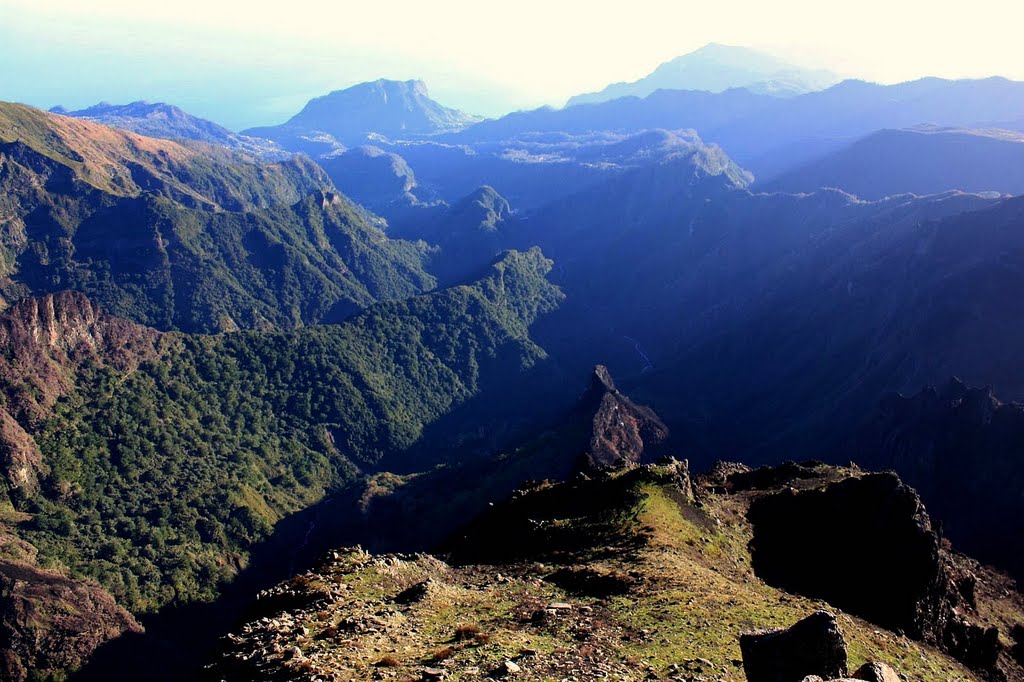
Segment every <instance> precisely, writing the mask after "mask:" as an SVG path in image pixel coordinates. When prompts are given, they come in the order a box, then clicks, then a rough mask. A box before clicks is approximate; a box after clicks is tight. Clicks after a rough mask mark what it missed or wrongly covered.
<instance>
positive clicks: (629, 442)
mask: <svg viewBox="0 0 1024 682" xmlns="http://www.w3.org/2000/svg"><path fill="white" fill-rule="evenodd" d="M581 409H583V410H585V411H586V413H587V414H591V415H592V423H591V428H590V436H589V444H588V447H587V452H586V458H587V462H588V463H589V464H590V465H591V466H592V467H595V468H601V467H610V466H622V465H635V464H640V463H641V462H642V461H643V460H644V456H645V453H646V454H647V455H648V457H649V456H650V455H651V454H654V453H656V452H657V448H658V446H660V445H662V444H663V443H664V442H665V440H666V439H667V438H668V427H666V426H665V424H664V423H663V422H662V421H661V419H660V418H659V417H658V415H656V414H655V413H654V411H653V410H651V409H650V408H647V407H644V406H642V405H637V404H636V403H634V402H633V401H632V400H630V399H629V398H627V397H626V396H625V395H623V394H622V393H621V392H619V390H618V389H617V388H616V387H615V382H614V381H613V380H612V377H611V375H610V374H609V373H608V368H606V367H605V366H604V365H598V366H597V367H595V368H594V374H593V376H592V378H591V384H590V388H589V389H588V390H587V393H586V394H585V395H584V397H583V400H582V401H581Z"/></svg>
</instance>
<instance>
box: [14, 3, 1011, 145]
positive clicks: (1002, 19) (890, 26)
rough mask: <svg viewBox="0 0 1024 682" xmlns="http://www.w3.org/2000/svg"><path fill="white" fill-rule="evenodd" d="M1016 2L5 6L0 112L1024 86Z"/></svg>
mask: <svg viewBox="0 0 1024 682" xmlns="http://www.w3.org/2000/svg"><path fill="white" fill-rule="evenodd" d="M1022 26H1024V2H1019V1H1018V2H1013V1H1011V0H974V1H973V2H970V3H952V2H947V1H945V0H932V1H930V2H926V1H924V0H859V1H858V2H848V1H845V2H828V0H773V1H771V2H767V1H765V0H756V1H744V0H733V1H731V2H730V1H727V0H702V1H701V2H689V1H683V0H677V1H675V2H664V1H661V2H656V1H653V0H630V1H629V2H614V3H613V2H603V3H602V2H600V1H599V0H597V1H582V0H516V1H513V2H509V1H506V2H494V1H488V0H475V1H470V0H418V1H406V0H398V1H395V0H392V1H390V2H388V1H387V0H359V1H358V2H351V1H349V0H334V1H333V2H325V1H322V0H320V1H316V0H277V1H276V2H235V1H225V0H131V1H125V0H0V99H2V100H16V101H22V102H27V103H29V104H34V105H36V106H43V107H50V106H53V105H55V104H64V105H66V106H71V107H82V106H86V105H89V104H93V103H95V102H97V101H99V100H109V101H112V102H118V103H121V102H127V101H131V100H135V99H149V100H154V101H157V100H159V101H169V102H173V103H175V104H179V105H181V106H183V107H185V108H186V109H188V110H189V111H191V112H193V113H196V114H198V115H202V116H207V117H209V118H212V119H214V120H216V121H218V122H220V123H223V124H225V125H228V126H229V127H233V128H242V127H247V126H252V125H258V124H271V123H278V122H281V121H283V120H285V119H287V118H288V117H289V116H290V115H291V114H293V113H294V112H296V111H297V110H298V109H299V108H301V106H302V104H303V103H304V102H305V101H306V100H307V99H309V98H310V97H312V96H315V95H318V94H323V93H325V92H328V91H330V90H333V89H338V88H341V87H346V86H348V85H352V84H354V83H358V82H361V81H365V80H372V79H376V78H382V77H383V78H397V79H409V78H422V79H424V80H425V81H426V82H427V84H428V86H429V87H430V90H431V94H432V95H433V96H434V97H435V98H436V99H438V100H440V101H441V102H442V103H444V104H448V105H451V106H456V107H459V108H462V109H465V110H467V111H471V112H474V113H481V114H486V115H497V114H500V113H503V112H505V111H509V110H513V109H519V108H530V107H535V106H539V105H542V104H552V105H556V106H559V105H561V104H562V103H563V102H564V101H565V99H566V98H567V97H569V96H570V95H573V94H576V93H579V92H585V91H591V90H596V89H600V88H602V87H604V86H605V85H607V84H608V83H610V82H615V81H622V80H635V79H636V78H639V77H642V76H644V75H646V74H647V73H649V72H650V71H651V70H653V69H654V67H656V66H657V65H658V64H659V63H661V62H663V61H666V60H668V59H671V58H672V57H675V56H678V55H680V54H684V53H686V52H690V51H692V50H694V49H696V48H698V47H700V46H702V45H704V44H706V43H709V42H718V43H725V44H730V45H745V46H748V47H755V48H761V49H765V50H766V51H770V52H774V53H776V54H778V55H780V56H783V57H787V58H790V59H793V60H794V61H797V62H798V63H802V64H805V65H808V66H815V67H823V68H829V69H832V70H834V71H837V72H839V73H841V74H843V75H847V76H854V77H859V78H864V79H867V80H875V81H879V82H898V81H903V80H910V79H913V78H917V77H920V76H925V75H933V76H943V77H950V78H960V77H983V76H990V75H1003V76H1007V77H1010V78H1015V79H1020V80H1024V47H1022V42H1021V27H1022Z"/></svg>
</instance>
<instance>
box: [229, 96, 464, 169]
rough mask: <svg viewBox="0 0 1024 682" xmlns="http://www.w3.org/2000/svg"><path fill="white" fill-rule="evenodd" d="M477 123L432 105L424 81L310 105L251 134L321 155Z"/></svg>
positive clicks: (325, 97)
mask: <svg viewBox="0 0 1024 682" xmlns="http://www.w3.org/2000/svg"><path fill="white" fill-rule="evenodd" d="M477 120H479V119H478V118H477V117H475V116H471V115H469V114H465V113H463V112H461V111H458V110H456V109H450V108H448V107H445V106H443V105H441V104H439V103H437V102H436V101H434V100H433V99H431V98H430V94H429V92H428V91H427V86H426V85H425V84H424V83H423V81H391V80H383V79H382V80H378V81H373V82H372V83H360V84H359V85H354V86H352V87H350V88H346V89H345V90H336V91H335V92H332V93H330V94H328V95H324V96H323V97H318V98H316V99H313V100H310V101H309V103H308V104H306V106H305V107H304V108H303V109H302V111H300V112H299V113H298V114H296V115H295V116H293V117H292V118H290V119H289V120H288V121H287V122H286V123H283V124H281V125H279V126H269V127H264V128H252V129H250V130H246V131H245V134H246V135H251V136H253V137H265V138H268V139H271V140H274V141H275V142H277V143H279V144H280V145H281V146H283V147H285V148H286V149H291V150H293V151H303V152H306V153H310V154H312V155H316V154H317V153H318V152H319V153H326V152H329V151H331V150H332V149H335V148H337V147H339V146H341V145H344V146H353V145H358V144H362V143H363V142H365V141H366V140H367V138H368V137H369V136H371V135H381V136H383V137H387V138H393V137H400V138H404V137H410V136H411V137H416V136H424V135H431V134H436V133H441V132H450V131H453V130H459V129H461V128H465V127H466V126H468V125H470V124H472V123H474V122H475V121H477Z"/></svg>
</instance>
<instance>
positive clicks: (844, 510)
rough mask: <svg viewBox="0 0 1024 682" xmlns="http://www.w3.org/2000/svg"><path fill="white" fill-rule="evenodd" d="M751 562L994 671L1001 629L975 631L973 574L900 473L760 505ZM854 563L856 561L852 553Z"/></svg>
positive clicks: (797, 587)
mask: <svg viewBox="0 0 1024 682" xmlns="http://www.w3.org/2000/svg"><path fill="white" fill-rule="evenodd" d="M748 518H749V519H750V521H751V522H752V524H753V529H754V537H753V540H752V541H751V545H750V546H751V551H752V565H753V568H754V570H755V572H756V573H757V574H758V575H759V576H760V577H762V578H763V579H764V580H765V581H766V582H768V583H771V584H773V585H777V586H780V587H782V588H784V589H786V590H787V591H791V592H796V593H801V594H805V595H808V596H811V597H816V598H820V599H824V600H826V601H828V602H829V603H830V604H833V605H835V606H837V607H839V608H842V609H845V610H847V611H849V612H851V613H855V614H857V615H859V616H862V617H864V618H866V619H868V620H870V621H872V622H874V623H877V624H879V625H881V626H883V627H885V628H888V629H890V630H893V631H897V632H905V633H906V634H907V635H908V636H910V637H913V638H915V639H918V640H921V641H924V642H927V643H929V644H932V645H934V646H937V647H939V648H941V649H943V650H944V651H947V652H949V653H950V654H951V655H953V656H955V657H956V658H958V659H959V660H961V661H963V662H964V663H966V664H967V665H969V666H970V667H972V668H975V669H979V670H989V669H991V668H993V667H994V666H995V665H996V662H997V658H998V656H999V653H1000V645H999V641H998V632H997V631H996V630H995V629H994V628H985V627H981V626H979V625H976V624H974V623H973V622H971V620H969V619H968V618H967V617H966V615H964V613H967V612H970V611H972V610H973V609H974V607H975V603H974V593H973V588H974V580H975V578H974V576H972V575H970V574H962V573H961V572H960V571H959V570H958V569H957V568H956V567H955V566H954V564H953V562H952V560H951V558H950V556H949V555H948V553H947V552H946V551H945V550H944V549H943V548H942V546H941V543H940V539H939V536H938V534H937V533H936V532H935V531H934V530H933V529H932V526H931V521H930V519H929V518H928V514H927V513H926V512H925V509H924V506H923V505H922V503H921V500H920V498H919V497H918V495H917V493H916V492H914V490H913V489H912V488H910V487H908V486H906V485H904V484H903V483H902V482H900V480H899V479H898V478H897V477H896V476H895V475H894V474H891V473H882V474H868V475H864V476H861V477H852V478H848V479H845V480H842V481H839V482H837V483H833V484H831V485H828V486H826V487H824V488H817V489H810V490H802V491H797V490H795V489H793V488H790V489H787V490H783V491H782V492H778V493H774V494H771V495H768V496H765V497H762V498H759V499H757V500H755V501H754V502H753V504H751V506H750V511H749V513H748ZM851 551H852V552H854V553H855V555H854V556H850V552H851Z"/></svg>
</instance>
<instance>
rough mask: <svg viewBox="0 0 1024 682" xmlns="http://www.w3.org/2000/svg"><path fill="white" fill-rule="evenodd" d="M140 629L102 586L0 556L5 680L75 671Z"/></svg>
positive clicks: (0, 661)
mask: <svg viewBox="0 0 1024 682" xmlns="http://www.w3.org/2000/svg"><path fill="white" fill-rule="evenodd" d="M141 631H142V627H141V626H140V625H139V624H138V622H137V621H136V620H135V619H134V618H133V617H132V616H131V614H129V613H128V612H127V611H125V610H124V609H123V608H121V607H120V606H118V605H117V604H116V602H115V601H114V598H113V597H112V596H111V595H110V594H109V593H108V592H106V591H105V590H103V589H102V588H100V587H99V586H97V585H94V584H91V583H86V582H82V581H78V580H73V579H71V578H68V577H67V576H64V575H61V574H59V573H56V572H54V571H50V570H47V569H43V568H39V567H38V566H35V565H32V564H31V563H27V562H21V561H17V562H15V561H7V560H0V650H2V652H3V653H2V654H0V679H3V680H9V681H11V682H21V681H22V680H26V679H29V675H30V674H34V675H39V676H45V675H48V674H53V673H58V672H60V671H66V670H73V669H75V668H78V667H79V666H81V665H82V664H83V663H84V662H85V661H86V660H87V659H88V657H89V656H90V655H91V654H92V652H93V651H95V650H96V648H97V647H99V646H100V645H101V644H103V643H104V642H106V641H108V640H110V639H113V638H114V637H118V636H120V635H122V634H124V633H127V632H141Z"/></svg>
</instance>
